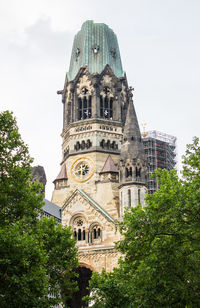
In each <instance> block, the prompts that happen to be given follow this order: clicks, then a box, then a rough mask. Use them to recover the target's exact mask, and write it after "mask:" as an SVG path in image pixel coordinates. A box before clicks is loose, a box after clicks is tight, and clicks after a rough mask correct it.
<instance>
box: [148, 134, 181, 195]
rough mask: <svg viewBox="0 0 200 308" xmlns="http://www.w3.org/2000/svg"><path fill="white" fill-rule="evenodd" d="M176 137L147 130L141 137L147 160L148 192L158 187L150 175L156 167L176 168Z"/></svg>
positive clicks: (152, 191)
mask: <svg viewBox="0 0 200 308" xmlns="http://www.w3.org/2000/svg"><path fill="white" fill-rule="evenodd" d="M176 139H177V138H176V137H174V136H171V135H168V134H165V133H161V132H158V131H156V130H153V131H148V132H147V133H146V136H145V137H144V138H143V144H144V150H145V154H146V157H147V161H148V191H149V193H150V194H152V193H154V192H155V191H156V190H157V189H158V184H157V182H156V179H155V178H152V177H151V175H152V174H154V172H155V170H157V169H167V170H172V169H176Z"/></svg>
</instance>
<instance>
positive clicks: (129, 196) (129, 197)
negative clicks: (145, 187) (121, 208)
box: [128, 189, 131, 207]
mask: <svg viewBox="0 0 200 308" xmlns="http://www.w3.org/2000/svg"><path fill="white" fill-rule="evenodd" d="M128 206H129V207H131V190H130V189H128Z"/></svg>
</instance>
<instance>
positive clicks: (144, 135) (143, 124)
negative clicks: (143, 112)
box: [142, 121, 147, 137]
mask: <svg viewBox="0 0 200 308" xmlns="http://www.w3.org/2000/svg"><path fill="white" fill-rule="evenodd" d="M146 125H147V123H146V122H145V121H143V122H142V127H143V132H142V137H146V136H147V133H146V132H145V127H146Z"/></svg>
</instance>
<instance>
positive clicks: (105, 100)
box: [100, 87, 113, 120]
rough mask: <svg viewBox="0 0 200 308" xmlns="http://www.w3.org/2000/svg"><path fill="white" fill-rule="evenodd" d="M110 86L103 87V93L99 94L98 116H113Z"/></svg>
mask: <svg viewBox="0 0 200 308" xmlns="http://www.w3.org/2000/svg"><path fill="white" fill-rule="evenodd" d="M110 94H111V91H110V88H108V87H105V88H104V89H103V95H100V116H101V117H102V118H105V119H111V120H112V118H113V97H111V95H110Z"/></svg>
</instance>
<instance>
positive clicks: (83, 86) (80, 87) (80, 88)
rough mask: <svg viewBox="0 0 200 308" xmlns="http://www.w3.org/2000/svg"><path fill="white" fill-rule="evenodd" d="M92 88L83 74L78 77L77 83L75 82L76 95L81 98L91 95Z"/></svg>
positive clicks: (89, 81)
mask: <svg viewBox="0 0 200 308" xmlns="http://www.w3.org/2000/svg"><path fill="white" fill-rule="evenodd" d="M93 91H94V88H93V86H92V82H91V80H90V79H89V78H88V76H87V75H86V74H85V75H83V76H82V77H81V78H80V79H79V83H77V95H78V97H81V98H83V97H84V96H89V95H92V94H93Z"/></svg>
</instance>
